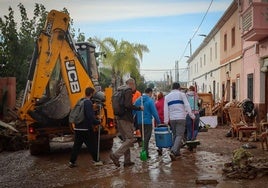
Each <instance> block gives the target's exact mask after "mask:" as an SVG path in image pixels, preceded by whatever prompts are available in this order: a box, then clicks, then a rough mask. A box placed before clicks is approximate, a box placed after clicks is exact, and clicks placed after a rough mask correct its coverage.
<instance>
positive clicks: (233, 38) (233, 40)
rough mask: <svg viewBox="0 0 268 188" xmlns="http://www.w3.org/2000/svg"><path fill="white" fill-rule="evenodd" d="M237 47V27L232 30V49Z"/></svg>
mask: <svg viewBox="0 0 268 188" xmlns="http://www.w3.org/2000/svg"><path fill="white" fill-rule="evenodd" d="M234 46H235V27H233V28H232V47H234Z"/></svg>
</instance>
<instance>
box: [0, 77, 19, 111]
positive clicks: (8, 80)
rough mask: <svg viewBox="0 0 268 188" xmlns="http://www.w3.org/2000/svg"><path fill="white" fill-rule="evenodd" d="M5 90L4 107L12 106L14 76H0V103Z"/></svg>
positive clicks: (14, 96)
mask: <svg viewBox="0 0 268 188" xmlns="http://www.w3.org/2000/svg"><path fill="white" fill-rule="evenodd" d="M5 91H7V101H6V106H4V110H6V108H7V107H8V108H14V107H15V104H16V78H15V77H5V78H0V101H1V103H2V99H3V95H4V93H5Z"/></svg>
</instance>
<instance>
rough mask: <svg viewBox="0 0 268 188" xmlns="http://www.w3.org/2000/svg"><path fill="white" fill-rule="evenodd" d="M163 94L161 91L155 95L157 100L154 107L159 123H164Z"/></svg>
mask: <svg viewBox="0 0 268 188" xmlns="http://www.w3.org/2000/svg"><path fill="white" fill-rule="evenodd" d="M164 101H165V98H164V95H163V93H162V92H159V93H158V95H157V101H156V102H155V107H156V110H157V112H158V116H159V118H160V122H161V124H164Z"/></svg>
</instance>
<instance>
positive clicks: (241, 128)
mask: <svg viewBox="0 0 268 188" xmlns="http://www.w3.org/2000/svg"><path fill="white" fill-rule="evenodd" d="M228 114H229V118H230V121H231V127H232V137H234V135H235V134H236V136H237V137H238V139H239V140H242V137H243V135H244V133H252V132H254V134H255V135H254V140H255V141H256V140H257V129H258V128H257V127H256V126H255V124H253V125H249V124H248V123H247V122H246V121H245V117H244V114H243V110H242V109H241V108H236V107H232V108H229V109H228Z"/></svg>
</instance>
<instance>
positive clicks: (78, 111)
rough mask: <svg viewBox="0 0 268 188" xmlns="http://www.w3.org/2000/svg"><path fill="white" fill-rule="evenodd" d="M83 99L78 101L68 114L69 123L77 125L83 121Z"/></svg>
mask: <svg viewBox="0 0 268 188" xmlns="http://www.w3.org/2000/svg"><path fill="white" fill-rule="evenodd" d="M85 100H86V99H85V98H82V99H80V100H79V101H78V102H77V103H76V105H75V106H74V108H73V109H72V110H71V112H70V114H69V123H74V124H79V123H82V122H83V121H84V119H85V110H84V102H85Z"/></svg>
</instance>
